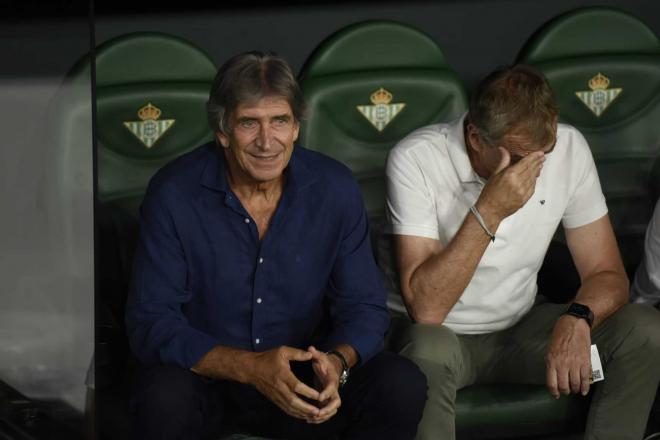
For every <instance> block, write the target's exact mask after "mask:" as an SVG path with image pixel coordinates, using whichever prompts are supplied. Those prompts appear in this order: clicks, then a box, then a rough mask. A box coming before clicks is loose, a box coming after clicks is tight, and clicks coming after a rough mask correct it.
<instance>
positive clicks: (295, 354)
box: [282, 347, 312, 362]
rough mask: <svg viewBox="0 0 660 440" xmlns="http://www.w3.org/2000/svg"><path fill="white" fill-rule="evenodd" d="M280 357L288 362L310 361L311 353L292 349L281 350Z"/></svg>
mask: <svg viewBox="0 0 660 440" xmlns="http://www.w3.org/2000/svg"><path fill="white" fill-rule="evenodd" d="M282 356H284V358H285V359H287V360H289V361H300V362H304V361H309V360H311V359H312V353H310V352H309V351H305V350H300V349H298V348H293V347H285V348H282Z"/></svg>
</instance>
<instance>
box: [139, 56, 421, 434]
mask: <svg viewBox="0 0 660 440" xmlns="http://www.w3.org/2000/svg"><path fill="white" fill-rule="evenodd" d="M302 111H303V102H302V97H301V93H300V89H299V88H298V85H297V83H296V80H295V78H294V76H293V74H292V72H291V69H290V67H289V66H288V65H287V63H286V62H285V61H283V60H282V59H281V58H278V57H276V56H274V55H271V54H262V53H258V52H251V53H246V54H242V55H239V56H236V57H234V58H232V59H231V60H229V61H228V62H227V63H226V64H225V65H224V66H223V67H221V68H220V71H219V72H218V76H217V77H216V79H215V81H214V83H213V85H212V87H211V93H210V98H209V101H208V116H209V123H210V125H211V127H212V129H213V130H214V132H215V134H216V141H217V143H213V144H208V145H204V146H202V147H200V148H198V149H196V150H194V151H192V152H191V153H189V154H187V155H185V156H183V157H181V158H179V159H177V160H175V161H173V162H172V163H170V164H169V165H167V166H166V167H165V168H163V169H162V170H161V171H160V172H158V174H157V175H156V176H155V177H154V178H153V179H152V181H151V183H150V185H149V189H148V191H147V194H146V196H145V199H144V202H143V205H142V211H141V214H142V218H141V239H140V243H139V246H138V250H137V254H136V258H135V264H134V268H133V279H132V284H131V292H130V295H129V302H128V306H127V316H126V321H127V328H128V333H129V340H130V344H131V348H132V350H133V352H134V354H135V355H136V357H137V358H138V359H139V360H140V361H141V362H142V363H143V366H142V368H141V372H140V375H139V379H138V385H137V388H136V391H135V393H134V397H133V400H132V407H133V409H134V411H135V414H136V435H137V436H138V437H139V438H159V439H166V438H173V439H174V438H191V439H192V438H195V439H197V438H204V437H210V436H213V435H217V433H218V432H220V431H221V430H222V428H223V427H224V428H226V425H227V424H228V423H229V422H230V421H233V422H237V423H238V425H239V427H240V428H241V429H243V430H249V431H252V432H254V433H257V434H262V435H271V436H284V437H287V438H305V439H308V438H325V437H329V436H334V437H337V436H339V437H341V438H346V439H372V438H373V439H384V438H387V439H411V438H413V437H414V435H415V432H416V428H417V423H418V422H419V419H420V418H421V414H422V409H423V406H424V402H425V399H426V380H425V378H424V376H423V375H422V373H421V372H420V371H419V370H418V369H417V367H416V366H414V364H412V363H411V362H409V361H407V360H405V359H403V358H400V357H398V356H396V355H393V354H389V353H383V352H381V350H382V347H383V336H384V334H385V332H386V330H387V326H388V323H389V320H388V315H387V310H386V308H385V292H384V289H383V286H382V283H381V280H380V278H379V273H378V271H377V269H376V266H375V264H374V261H373V257H372V253H371V249H370V246H369V233H368V225H367V218H366V215H365V210H364V207H363V203H362V199H361V196H360V192H359V189H358V186H357V184H356V182H355V180H354V179H353V177H352V175H351V172H350V170H348V169H347V168H346V167H345V166H343V165H341V164H339V163H338V162H336V161H334V160H332V159H329V158H327V157H325V156H323V155H321V154H318V153H315V152H312V151H309V150H306V149H304V148H302V147H300V146H296V147H295V148H294V142H295V140H296V139H297V137H298V130H299V121H300V117H301V114H302ZM349 371H350V378H349ZM340 406H341V408H340ZM228 414H233V416H231V420H229V419H230V417H229V416H228Z"/></svg>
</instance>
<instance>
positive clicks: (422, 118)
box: [300, 21, 467, 220]
mask: <svg viewBox="0 0 660 440" xmlns="http://www.w3.org/2000/svg"><path fill="white" fill-rule="evenodd" d="M301 86H302V90H303V93H304V96H305V100H306V103H307V106H308V109H307V110H308V112H307V117H306V119H305V120H304V121H303V125H302V130H301V137H300V139H301V143H302V144H303V145H304V146H306V147H308V148H311V149H313V150H316V151H320V152H322V153H325V154H327V155H329V156H331V157H333V158H335V159H337V160H339V161H341V162H343V163H344V164H346V165H347V166H348V167H349V168H351V170H352V171H353V173H354V174H355V176H356V178H357V180H358V182H359V184H360V187H361V189H362V194H363V197H364V199H365V204H366V207H367V211H368V213H369V216H370V218H371V219H372V220H373V219H380V218H381V217H382V215H383V212H384V210H383V208H384V206H385V177H384V167H385V161H386V157H387V153H388V151H389V150H390V148H392V147H393V146H394V145H395V144H396V143H397V142H398V141H399V140H401V139H402V138H403V137H404V136H406V135H407V134H408V133H409V132H411V131H412V130H414V129H416V128H418V127H421V126H423V125H427V124H431V123H434V122H439V121H445V120H449V119H452V118H455V117H457V116H459V115H460V114H461V113H462V112H463V111H465V110H466V108H467V99H466V95H465V92H464V90H463V86H462V85H461V83H460V81H459V80H458V78H457V76H456V75H455V73H454V72H453V71H452V69H451V68H450V67H449V65H448V63H447V61H446V59H445V57H444V55H443V53H442V51H441V50H440V48H439V47H438V46H437V45H436V43H435V42H434V41H433V40H431V38H429V37H428V36H427V35H425V34H424V33H422V32H421V31H419V30H417V29H415V28H413V27H411V26H408V25H405V24H401V23H396V22H391V21H366V22H360V23H356V24H353V25H351V26H348V27H346V28H344V29H341V30H340V31H338V32H336V33H335V34H333V35H331V36H330V37H329V38H327V39H326V40H325V41H323V42H322V43H321V44H320V45H319V47H318V48H317V49H316V50H315V52H314V53H313V54H312V55H311V57H310V58H309V60H308V61H307V63H306V65H305V66H304V68H303V71H302V73H301Z"/></svg>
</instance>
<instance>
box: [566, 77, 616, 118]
mask: <svg viewBox="0 0 660 440" xmlns="http://www.w3.org/2000/svg"><path fill="white" fill-rule="evenodd" d="M609 85H610V80H609V78H608V77H606V76H605V75H603V74H602V73H600V72H599V73H598V74H597V75H596V76H594V77H593V78H591V79H590V80H589V88H590V89H591V91H582V92H575V95H576V96H577V97H578V98H579V99H580V101H582V103H584V105H586V106H587V107H588V108H589V110H591V111H592V112H593V114H595V115H596V116H600V115H602V114H603V112H604V111H605V110H606V109H607V107H609V105H610V104H611V103H612V101H614V100H615V99H616V98H617V96H619V94H621V92H623V89H622V88H616V89H608V87H609Z"/></svg>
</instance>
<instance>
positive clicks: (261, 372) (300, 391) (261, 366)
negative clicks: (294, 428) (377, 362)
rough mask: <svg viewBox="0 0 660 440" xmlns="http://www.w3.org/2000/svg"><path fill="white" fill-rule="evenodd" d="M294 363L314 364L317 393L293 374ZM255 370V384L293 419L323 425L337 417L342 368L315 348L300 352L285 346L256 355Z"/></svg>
mask: <svg viewBox="0 0 660 440" xmlns="http://www.w3.org/2000/svg"><path fill="white" fill-rule="evenodd" d="M292 361H297V362H306V361H309V362H311V363H312V368H313V370H314V374H315V383H316V388H317V389H314V388H312V387H310V386H308V385H306V384H305V383H303V382H302V381H300V380H299V379H298V378H297V377H296V376H295V375H294V374H293V372H292V371H291V365H290V362H292ZM253 367H254V368H253V372H252V376H253V379H252V380H251V383H252V384H253V385H254V386H255V387H256V388H257V390H259V392H261V393H262V394H263V395H264V396H266V397H267V398H268V399H270V400H271V401H272V402H273V403H275V405H277V406H278V407H279V408H280V409H281V410H282V411H284V412H285V413H287V414H288V415H290V416H292V417H296V418H299V419H303V420H306V421H307V422H308V423H323V422H325V421H327V420H329V419H330V418H331V417H332V416H334V415H335V414H336V413H337V410H338V409H339V406H340V405H341V398H340V397H339V390H338V388H339V371H338V367H337V366H336V364H335V363H334V362H333V360H331V358H330V357H329V356H328V355H326V354H325V353H323V352H320V351H318V350H316V349H315V348H314V347H309V348H308V349H307V350H300V349H297V348H293V347H286V346H282V347H278V348H275V349H272V350H268V351H264V352H261V353H256V354H255V358H254V365H253ZM310 402H311V403H310ZM312 403H315V405H314V404H312Z"/></svg>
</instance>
